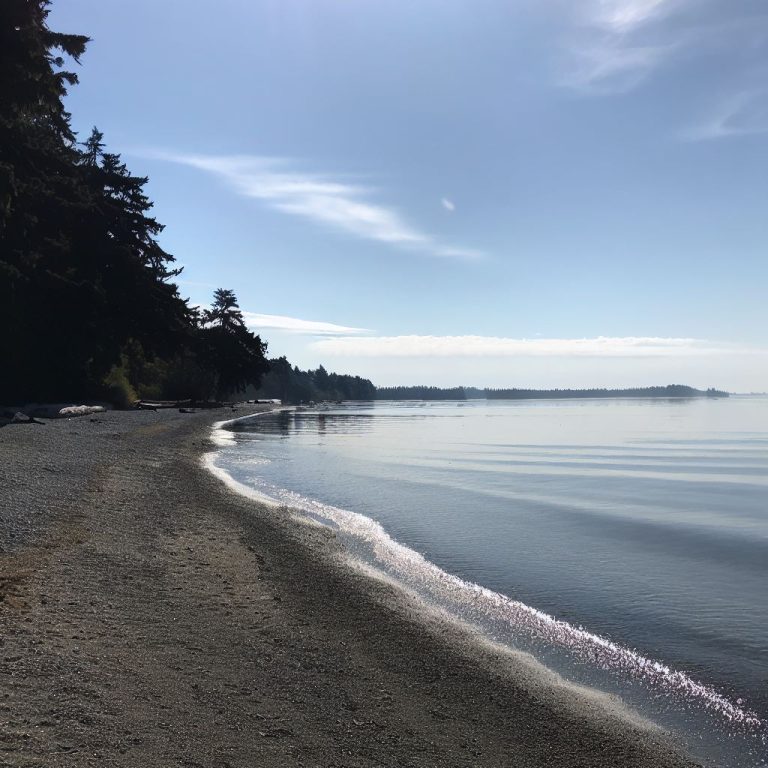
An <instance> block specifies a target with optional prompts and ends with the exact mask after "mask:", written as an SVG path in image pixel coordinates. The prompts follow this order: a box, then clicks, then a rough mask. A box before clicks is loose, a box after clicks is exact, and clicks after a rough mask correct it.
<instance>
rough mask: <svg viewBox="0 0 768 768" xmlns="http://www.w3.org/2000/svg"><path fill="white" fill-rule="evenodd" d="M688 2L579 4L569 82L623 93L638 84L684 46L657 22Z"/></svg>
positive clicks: (623, 0) (590, 89)
mask: <svg viewBox="0 0 768 768" xmlns="http://www.w3.org/2000/svg"><path fill="white" fill-rule="evenodd" d="M685 3H686V0H589V2H585V3H583V4H580V5H577V6H576V8H578V9H579V10H578V11H577V18H576V25H575V26H576V29H575V30H574V31H572V38H571V42H570V44H569V46H568V48H569V58H570V60H569V62H568V63H567V66H566V71H565V73H564V75H563V78H562V82H563V84H564V85H566V86H569V87H571V88H575V89H578V90H581V91H586V92H592V93H621V92H625V91H628V90H631V89H632V88H634V87H636V86H637V85H639V84H640V83H641V82H642V81H643V80H644V79H645V78H646V77H647V76H648V75H649V74H650V73H651V72H653V71H654V70H655V69H656V68H658V67H659V66H660V65H661V63H662V62H663V61H665V60H666V59H667V58H668V57H669V56H670V55H671V54H672V53H673V52H674V51H675V50H676V49H677V47H678V46H679V44H680V43H679V40H671V39H667V38H666V36H665V34H664V32H665V30H664V29H663V28H661V26H660V25H659V24H658V22H660V21H661V20H663V19H664V18H666V17H667V16H669V15H670V14H672V13H673V12H675V11H677V10H678V9H679V8H680V7H681V6H683V5H685Z"/></svg>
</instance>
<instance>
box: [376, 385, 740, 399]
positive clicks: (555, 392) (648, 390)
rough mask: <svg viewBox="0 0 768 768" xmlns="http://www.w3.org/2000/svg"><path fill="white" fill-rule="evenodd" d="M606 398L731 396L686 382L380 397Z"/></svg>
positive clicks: (395, 392) (429, 390)
mask: <svg viewBox="0 0 768 768" xmlns="http://www.w3.org/2000/svg"><path fill="white" fill-rule="evenodd" d="M606 397H655V398H670V397H674V398H680V397H728V392H723V391H722V390H719V389H706V390H702V389H694V388H693V387H688V386H685V385H683V384H668V385H667V386H666V387H632V388H630V389H478V388H477V387H452V388H448V389H442V388H440V387H379V388H378V389H377V390H376V399H377V400H561V399H567V398H573V399H577V398H606Z"/></svg>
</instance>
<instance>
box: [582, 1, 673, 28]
mask: <svg viewBox="0 0 768 768" xmlns="http://www.w3.org/2000/svg"><path fill="white" fill-rule="evenodd" d="M677 4H679V0H678V3H677ZM674 5H675V2H674V0H596V2H593V3H591V8H590V11H589V12H590V15H591V19H592V22H593V23H594V24H596V25H599V26H602V27H605V28H606V29H608V30H610V31H611V32H614V33H617V34H626V33H628V32H632V31H634V30H635V29H637V28H638V27H641V26H643V25H644V24H647V23H648V22H650V21H653V20H655V19H658V18H660V17H663V16H665V15H666V14H668V13H669V12H670V11H671V10H672V8H673V6H674Z"/></svg>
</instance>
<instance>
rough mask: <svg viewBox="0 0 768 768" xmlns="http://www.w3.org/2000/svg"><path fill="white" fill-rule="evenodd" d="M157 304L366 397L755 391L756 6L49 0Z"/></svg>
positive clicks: (760, 194)
mask: <svg viewBox="0 0 768 768" xmlns="http://www.w3.org/2000/svg"><path fill="white" fill-rule="evenodd" d="M50 21H51V26H52V27H53V28H55V29H57V30H61V31H71V32H77V33H82V34H87V35H89V36H90V37H91V38H93V42H92V43H91V45H90V46H89V49H88V52H87V53H86V55H85V56H84V58H83V61H82V67H81V68H80V72H79V74H80V78H81V84H80V85H79V86H77V87H76V88H74V89H73V90H72V93H71V95H70V97H69V99H68V106H69V108H70V110H71V111H72V113H73V121H74V125H75V128H76V129H77V130H78V131H80V133H81V135H82V136H83V137H84V136H85V135H86V134H87V132H88V130H89V129H90V127H91V126H92V125H94V124H96V125H98V127H99V128H100V129H101V130H102V131H104V132H105V135H106V141H107V143H108V146H109V148H110V149H111V150H113V151H118V152H122V153H123V155H124V158H125V159H126V161H127V162H128V164H129V167H130V168H131V169H132V170H133V171H134V172H136V173H141V174H146V175H148V176H149V177H150V184H149V193H150V195H151V197H152V198H153V199H154V200H155V203H156V208H155V211H156V215H157V217H158V219H159V220H160V221H162V222H163V223H164V224H165V225H166V230H165V232H164V233H163V235H162V244H163V245H164V246H165V247H166V249H167V250H169V251H170V252H172V253H173V254H174V255H175V256H176V257H177V259H178V260H179V262H180V263H181V264H183V265H184V267H185V270H184V274H183V276H182V283H181V288H182V292H183V294H184V295H185V296H189V297H190V299H191V300H192V301H193V302H195V303H200V304H205V303H206V302H207V301H208V300H209V297H210V294H211V292H212V290H213V288H215V287H227V288H233V289H234V290H235V291H236V293H237V295H238V298H239V299H240V304H241V307H242V308H243V310H245V311H246V312H247V318H248V320H249V322H250V323H252V325H253V328H254V330H257V331H258V332H260V333H261V335H262V337H263V338H265V339H267V340H268V342H269V344H270V352H271V353H273V354H286V355H288V357H289V359H291V360H292V361H293V362H295V363H297V364H299V365H301V366H302V367H305V366H311V367H315V366H316V365H317V364H319V363H323V364H325V365H326V367H327V368H329V369H333V370H337V371H340V372H349V373H357V374H361V375H364V376H368V377H370V378H372V379H373V380H374V382H375V383H378V384H394V383H406V384H416V383H429V384H439V385H458V384H467V385H477V386H486V385H488V386H545V387H550V386H562V387H567V386H621V385H630V384H638V385H647V384H663V383H668V382H681V383H690V384H694V385H698V386H719V387H725V388H728V389H732V390H739V391H747V390H760V391H763V390H766V389H768V352H767V351H766V350H768V330H767V329H768V301H767V300H766V294H767V293H768V290H767V289H768V259H767V258H766V245H767V244H768V215H766V214H767V212H768V173H766V171H768V7H767V6H766V5H765V3H764V2H762V1H758V0H752V1H750V0H733V1H732V2H729V3H723V2H709V1H708V0H582V1H580V2H565V0H562V1H561V0H536V1H534V0H518V1H517V2H512V1H510V0H463V1H461V2H460V1H458V0H418V1H416V2H414V0H408V1H406V0H387V2H382V1H378V0H377V1H374V0H219V2H217V3H216V4H211V3H207V2H197V1H193V0H162V2H158V1H157V0H130V1H129V0H66V2H65V1H64V0H55V2H54V7H53V13H52V15H51V20H50Z"/></svg>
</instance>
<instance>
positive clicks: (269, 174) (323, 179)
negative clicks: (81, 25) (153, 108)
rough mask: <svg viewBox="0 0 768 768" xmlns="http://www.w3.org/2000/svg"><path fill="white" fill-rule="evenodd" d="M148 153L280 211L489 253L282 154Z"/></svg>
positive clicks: (445, 252)
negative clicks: (437, 233)
mask: <svg viewBox="0 0 768 768" xmlns="http://www.w3.org/2000/svg"><path fill="white" fill-rule="evenodd" d="M143 154H144V156H146V157H151V158H154V159H158V160H165V161H167V162H172V163H177V164H180V165H186V166H189V167H191V168H197V169H198V170H201V171H206V172H207V173H210V174H212V175H213V176H216V177H217V178H219V179H221V180H222V181H224V182H225V183H226V184H228V185H229V186H230V187H231V188H232V189H234V190H235V191H236V192H238V193H239V194H241V195H243V196H245V197H250V198H253V199H255V200H260V201H263V202H264V203H266V204H267V205H268V206H269V207H270V208H272V209H273V210H276V211H280V212H281V213H287V214H290V215H293V216H299V217H301V218H303V219H307V220H309V221H311V222H313V223H315V224H320V225H323V226H325V227H328V228H331V229H335V230H337V231H339V232H343V233H346V234H348V235H353V236H355V237H358V238H361V239H364V240H373V241H376V242H380V243H385V244H388V245H391V246H395V247H397V248H401V249H406V250H410V251H413V252H417V253H422V254H425V255H430V256H437V257H443V258H450V259H480V258H483V257H484V256H485V254H484V253H483V252H481V251H479V250H476V249H472V248H463V247H457V246H453V245H449V244H446V243H443V242H441V241H440V240H439V239H437V238H435V237H434V236H432V235H430V234H427V233H426V232H422V231H421V230H419V229H418V228H416V227H414V226H412V225H411V224H409V223H408V222H407V221H406V220H405V219H404V218H403V216H402V215H401V214H400V213H399V212H398V211H397V210H396V209H395V208H393V207H389V206H386V205H382V204H380V203H377V202H374V201H373V200H372V197H373V196H374V192H375V190H373V189H371V188H369V187H364V186H361V185H359V184H351V183H349V182H346V181H341V180H339V179H337V178H334V177H333V176H330V175H327V174H316V173H309V172H305V171H301V170H296V169H294V168H293V167H292V164H291V163H290V162H289V161H287V160H285V159H281V158H274V157H264V156H260V155H198V154H177V153H172V152H164V151H148V152H145V153H143Z"/></svg>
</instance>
